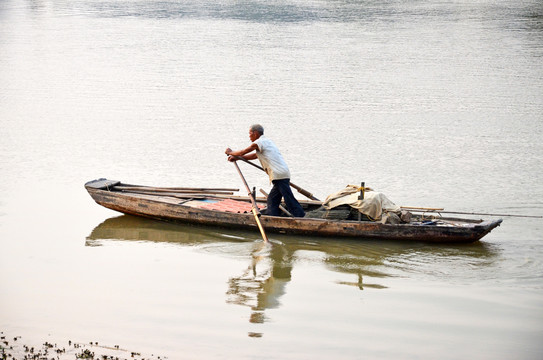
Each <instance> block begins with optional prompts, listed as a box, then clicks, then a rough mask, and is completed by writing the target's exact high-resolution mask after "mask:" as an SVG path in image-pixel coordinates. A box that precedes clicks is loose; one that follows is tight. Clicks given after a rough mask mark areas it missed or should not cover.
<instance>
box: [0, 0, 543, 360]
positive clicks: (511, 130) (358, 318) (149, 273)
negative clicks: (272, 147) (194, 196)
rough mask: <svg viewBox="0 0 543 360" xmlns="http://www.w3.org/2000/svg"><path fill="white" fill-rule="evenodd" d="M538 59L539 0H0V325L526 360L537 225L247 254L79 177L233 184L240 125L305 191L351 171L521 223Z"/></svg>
mask: <svg viewBox="0 0 543 360" xmlns="http://www.w3.org/2000/svg"><path fill="white" fill-rule="evenodd" d="M542 59H543V3H542V2H541V1H539V0H527V1H512V0H502V1H499V0H472V1H464V0H450V1H437V0H429V1H418V0H402V1H400V0H398V1H395V0H389V1H373V0H367V1H363V0H360V1H330V0H314V1H296V0H294V1H287V0H277V1H260V0H244V1H228V0H221V1H208V0H202V1H195V0H181V1H173V0H172V1H154V0H146V1H142V0H118V1H116V0H73V1H48V0H3V1H1V2H0V131H1V133H0V134H1V139H2V140H1V141H0V151H1V157H0V171H1V177H0V331H1V332H2V333H3V335H2V336H7V337H9V338H10V337H18V336H22V338H21V339H22V340H19V343H20V342H21V341H26V342H27V343H28V344H35V345H40V344H43V342H45V341H48V342H50V343H55V344H66V345H63V346H68V345H67V344H68V341H72V342H80V343H85V344H88V343H89V342H98V343H99V344H103V345H104V346H107V347H114V346H115V345H119V346H120V347H121V348H124V349H130V350H132V349H133V350H134V351H137V352H139V353H141V354H142V355H141V356H142V357H146V358H153V357H154V358H157V357H158V356H160V357H161V358H164V357H167V358H169V359H219V358H220V359H223V358H235V359H277V358H281V359H329V358H332V357H333V358H336V359H361V358H379V359H398V358H402V359H435V358H440V359H458V358H474V359H541V358H543V343H542V342H541V339H543V260H542V259H543V235H542V230H543V220H542V219H541V218H522V217H503V219H504V222H503V224H502V225H501V226H500V227H499V228H497V229H495V230H494V231H493V232H492V233H490V234H489V235H487V236H486V237H485V238H483V240H482V241H480V242H478V243H475V244H471V245H462V246H451V245H447V246H444V245H441V246H440V245H428V244H422V243H411V244H403V243H396V242H379V243H377V242H371V241H367V240H358V241H355V240H341V239H335V238H302V237H291V236H278V235H270V238H271V240H272V243H273V245H272V246H264V245H263V243H262V241H261V240H260V239H259V234H258V233H252V232H240V231H234V230H223V229H214V228H197V227H191V226H178V225H170V224H164V223H161V222H156V221H151V220H145V219H137V218H133V217H129V216H122V215H120V214H117V213H115V212H113V211H110V210H107V209H104V208H102V207H100V206H98V205H97V204H95V203H94V202H93V201H92V199H91V198H90V197H89V196H88V194H87V193H86V192H85V190H84V188H83V184H84V183H85V182H86V181H89V180H92V179H96V178H99V177H107V178H110V179H117V180H121V181H123V182H128V183H136V184H146V185H155V186H197V187H201V186H205V187H239V188H242V187H243V185H242V183H241V181H240V179H239V177H238V175H237V173H236V171H235V169H234V168H233V167H232V165H231V164H229V163H227V162H226V161H225V156H224V153H223V152H224V149H225V148H226V147H227V146H230V147H232V148H242V147H245V146H247V145H248V144H249V139H248V127H249V125H251V124H252V123H261V124H263V125H264V127H265V128H266V135H268V136H269V137H270V138H272V139H273V140H274V141H275V142H276V143H277V144H278V146H279V147H280V149H281V151H282V152H283V155H284V156H285V158H286V159H287V161H288V163H289V166H290V168H291V172H292V180H293V182H295V183H297V184H298V185H301V186H302V187H304V188H306V189H308V190H310V191H311V192H313V193H314V194H315V195H316V196H317V197H319V198H321V199H322V198H324V197H326V196H327V195H328V194H330V193H333V192H336V191H338V190H340V189H342V188H343V187H344V186H345V185H347V184H358V183H360V182H361V181H364V182H365V183H366V185H367V186H370V187H372V188H374V189H376V190H379V191H382V192H384V193H385V194H386V195H387V196H388V197H389V198H390V199H391V200H392V201H394V202H395V203H396V204H398V205H406V206H427V207H444V208H445V209H446V210H450V211H464V212H483V213H498V214H517V215H537V216H541V215H543V200H542V199H543V186H542V185H541V181H542V180H543V161H542V158H543V145H542V142H541V137H542V136H543V66H542V65H543V62H542ZM242 170H243V172H244V173H245V176H246V178H247V181H248V182H249V184H250V185H251V186H256V187H258V188H263V189H265V190H269V188H270V186H269V184H268V181H267V179H266V178H265V176H263V175H262V174H261V173H259V172H258V171H256V170H254V169H252V168H248V167H246V166H242ZM10 339H11V338H10ZM93 350H96V352H97V353H99V351H100V350H104V348H100V347H97V346H94V348H93ZM13 351H18V350H17V349H15V350H13ZM19 351H20V352H21V351H22V350H19ZM72 358H73V357H72Z"/></svg>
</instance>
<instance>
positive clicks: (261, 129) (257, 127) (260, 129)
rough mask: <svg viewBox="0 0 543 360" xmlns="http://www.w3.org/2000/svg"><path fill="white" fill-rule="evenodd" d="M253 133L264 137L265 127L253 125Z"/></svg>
mask: <svg viewBox="0 0 543 360" xmlns="http://www.w3.org/2000/svg"><path fill="white" fill-rule="evenodd" d="M251 131H256V132H258V133H259V134H260V135H264V127H263V126H262V125H260V124H254V125H251Z"/></svg>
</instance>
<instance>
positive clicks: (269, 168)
mask: <svg viewBox="0 0 543 360" xmlns="http://www.w3.org/2000/svg"><path fill="white" fill-rule="evenodd" d="M249 138H250V139H251V141H252V144H251V145H250V146H249V147H248V148H246V149H243V150H238V151H233V150H232V149H230V148H227V149H226V151H225V154H226V155H229V156H228V161H236V158H235V156H240V157H243V158H244V159H245V160H254V159H257V158H258V160H259V161H260V163H261V164H262V167H263V168H264V170H266V173H267V174H268V176H269V177H270V180H271V182H272V183H273V188H272V189H271V191H270V194H269V195H268V215H271V216H279V215H280V214H281V212H280V210H279V205H280V204H281V198H283V199H284V200H285V204H286V205H287V210H288V211H289V212H290V213H291V214H292V215H294V216H296V217H304V216H305V212H304V210H303V209H302V207H301V206H300V203H299V202H298V200H296V198H295V197H294V194H292V190H291V189H290V171H289V169H288V166H287V163H286V162H285V160H284V159H283V156H282V155H281V153H280V152H279V149H278V148H277V146H275V144H274V143H273V141H271V140H270V139H268V138H267V137H265V136H264V128H263V127H262V125H258V124H256V125H252V126H251V128H250V129H249Z"/></svg>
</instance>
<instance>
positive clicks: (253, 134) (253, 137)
mask: <svg viewBox="0 0 543 360" xmlns="http://www.w3.org/2000/svg"><path fill="white" fill-rule="evenodd" d="M249 139H251V141H255V140H256V139H258V133H257V132H256V131H253V130H249Z"/></svg>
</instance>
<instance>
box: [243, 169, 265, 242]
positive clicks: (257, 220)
mask: <svg viewBox="0 0 543 360" xmlns="http://www.w3.org/2000/svg"><path fill="white" fill-rule="evenodd" d="M234 165H235V166H236V170H237V171H238V173H239V176H240V177H241V180H242V181H243V185H245V188H246V189H247V193H248V195H249V197H250V198H251V204H252V205H253V208H252V212H253V215H254V217H255V221H256V225H257V226H258V229H259V230H260V233H261V234H262V239H264V241H265V242H269V240H268V236H267V235H266V232H265V231H264V227H263V226H262V224H261V223H260V219H259V216H260V211H258V206H256V200H255V198H254V197H253V193H252V192H251V188H249V185H248V184H247V181H245V177H243V174H242V173H241V170H240V169H239V166H238V164H237V163H236V162H235V161H234Z"/></svg>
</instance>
